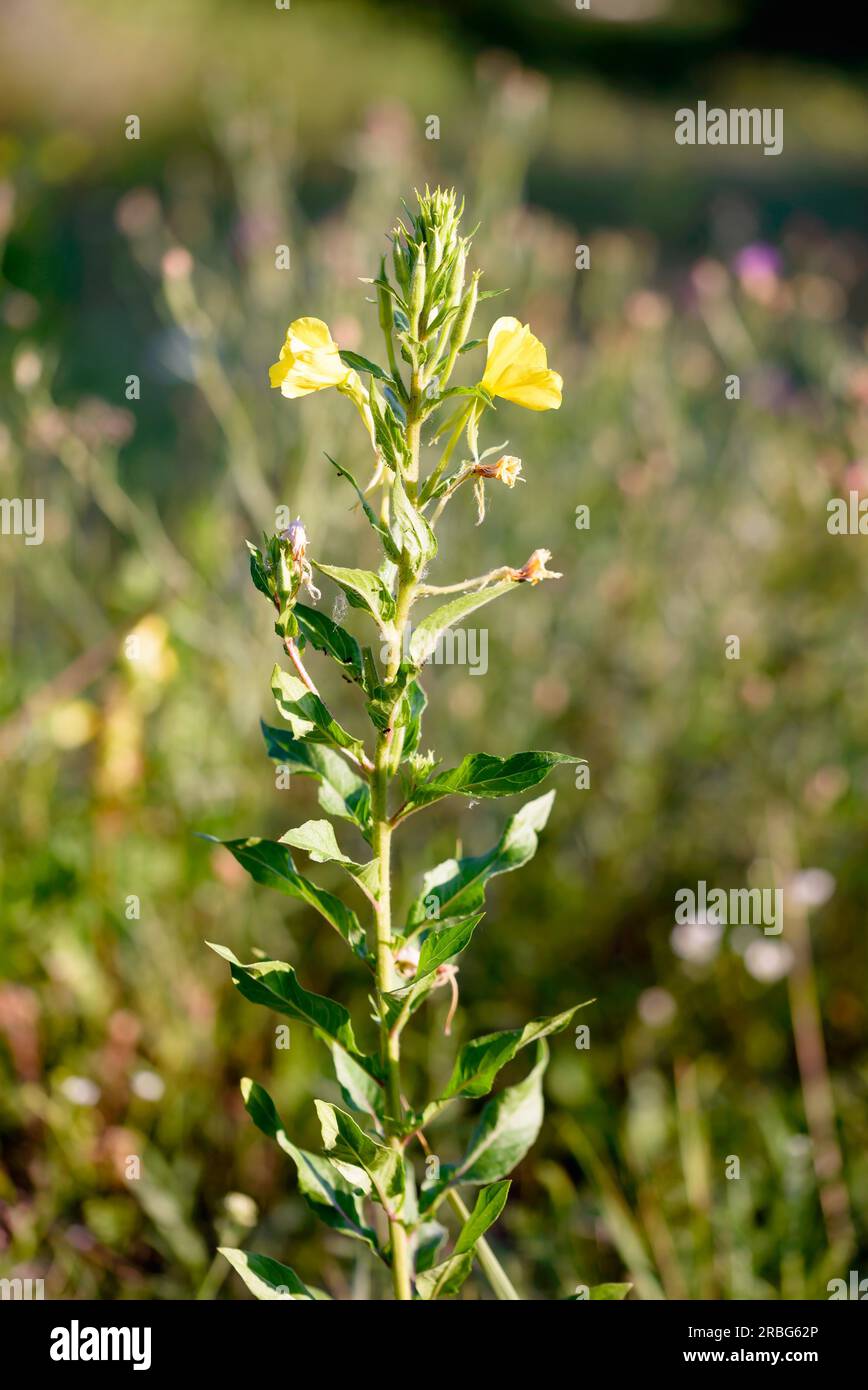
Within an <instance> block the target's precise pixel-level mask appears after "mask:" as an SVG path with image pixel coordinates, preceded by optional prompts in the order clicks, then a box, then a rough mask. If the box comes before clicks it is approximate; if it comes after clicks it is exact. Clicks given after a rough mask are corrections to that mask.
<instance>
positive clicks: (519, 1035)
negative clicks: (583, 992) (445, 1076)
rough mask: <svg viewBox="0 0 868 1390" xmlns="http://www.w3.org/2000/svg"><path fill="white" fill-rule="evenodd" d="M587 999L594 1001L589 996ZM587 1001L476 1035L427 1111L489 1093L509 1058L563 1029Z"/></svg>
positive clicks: (460, 1050)
mask: <svg viewBox="0 0 868 1390" xmlns="http://www.w3.org/2000/svg"><path fill="white" fill-rule="evenodd" d="M585 1002H586V1003H588V1002H590V1001H588V1000H586V1001H585ZM584 1007H585V1006H584V1004H576V1005H575V1006H574V1007H573V1008H572V1009H567V1010H565V1012H564V1013H562V1014H553V1015H552V1017H550V1018H535V1019H532V1020H531V1022H530V1023H526V1024H525V1026H524V1027H523V1028H509V1029H506V1030H505V1031H503V1032H500V1033H488V1034H486V1036H485V1037H482V1038H474V1039H473V1041H472V1042H468V1043H465V1044H464V1046H463V1047H462V1048H460V1049H459V1052H458V1056H457V1057H456V1058H455V1065H454V1067H453V1068H452V1075H451V1077H450V1078H449V1082H448V1084H447V1087H446V1090H445V1091H444V1092H443V1094H442V1096H440V1097H439V1099H438V1100H435V1101H433V1102H432V1103H431V1105H429V1106H428V1107H427V1109H426V1111H425V1114H426V1117H427V1119H429V1120H430V1119H431V1118H432V1117H433V1116H434V1115H435V1114H436V1113H437V1111H438V1110H440V1109H441V1108H442V1106H443V1105H445V1104H446V1102H447V1101H450V1100H454V1099H455V1098H456V1097H458V1096H464V1097H478V1096H486V1095H488V1092H489V1091H490V1090H491V1088H492V1086H493V1085H494V1079H495V1077H496V1076H497V1073H498V1072H499V1071H500V1069H501V1068H502V1067H505V1066H506V1064H507V1062H511V1061H512V1059H513V1057H514V1056H515V1055H516V1053H517V1052H521V1050H522V1048H524V1047H527V1046H528V1045H529V1044H530V1043H534V1042H538V1041H539V1040H540V1039H541V1038H547V1037H549V1035H550V1034H552V1033H561V1032H563V1030H564V1028H566V1026H567V1024H568V1023H569V1022H570V1020H571V1019H572V1017H573V1014H574V1013H576V1012H577V1010H578V1009H580V1008H584Z"/></svg>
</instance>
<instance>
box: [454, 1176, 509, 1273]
mask: <svg viewBox="0 0 868 1390" xmlns="http://www.w3.org/2000/svg"><path fill="white" fill-rule="evenodd" d="M511 1185H512V1184H511V1182H510V1180H509V1179H508V1178H506V1179H504V1180H503V1181H502V1182H495V1183H492V1184H491V1186H490V1187H484V1188H483V1189H482V1191H481V1192H480V1194H479V1196H478V1197H477V1199H476V1206H475V1207H474V1208H473V1211H472V1212H471V1213H470V1215H469V1216H468V1218H467V1220H466V1221H465V1223H464V1225H463V1226H462V1227H461V1230H460V1232H459V1235H458V1239H457V1240H456V1242H455V1248H454V1250H453V1251H452V1253H453V1255H464V1254H467V1253H469V1252H470V1251H472V1250H473V1249H474V1247H475V1245H476V1242H477V1241H478V1240H481V1238H482V1237H483V1236H484V1235H485V1232H486V1231H487V1230H488V1228H489V1227H490V1226H493V1225H494V1223H495V1221H496V1220H497V1218H498V1217H499V1216H500V1213H501V1212H502V1211H503V1208H504V1207H505V1206H506V1199H507V1197H508V1196H509V1189H510V1187H511Z"/></svg>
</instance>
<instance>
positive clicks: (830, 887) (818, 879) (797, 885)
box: [789, 869, 835, 907]
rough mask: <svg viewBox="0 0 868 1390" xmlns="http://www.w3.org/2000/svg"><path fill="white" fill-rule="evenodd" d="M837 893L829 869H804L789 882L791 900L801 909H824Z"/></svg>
mask: <svg viewBox="0 0 868 1390" xmlns="http://www.w3.org/2000/svg"><path fill="white" fill-rule="evenodd" d="M834 891H835V880H834V878H833V876H832V874H830V873H829V871H828V869H802V871H801V873H798V874H793V877H792V878H791V879H790V882H789V894H790V898H791V899H792V901H793V902H794V903H796V904H797V905H798V906H799V907H822V906H823V903H827V902H828V901H829V899H830V898H831V896H832V894H833V893H834Z"/></svg>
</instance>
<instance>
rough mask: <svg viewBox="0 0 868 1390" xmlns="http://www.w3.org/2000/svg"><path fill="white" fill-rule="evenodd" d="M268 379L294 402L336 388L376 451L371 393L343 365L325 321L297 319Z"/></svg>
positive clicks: (287, 332)
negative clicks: (357, 416)
mask: <svg viewBox="0 0 868 1390" xmlns="http://www.w3.org/2000/svg"><path fill="white" fill-rule="evenodd" d="M268 377H269V380H270V382H271V385H272V386H273V387H279V388H280V392H281V394H282V395H284V396H287V397H288V398H289V399H290V400H297V399H298V397H299V396H309V395H311V394H312V392H314V391H323V390H325V388H326V387H327V386H336V387H337V389H338V390H339V391H341V392H342V393H343V394H344V395H345V396H349V398H350V400H351V401H353V403H354V405H355V406H356V408H357V409H358V411H359V414H360V415H361V417H362V420H363V421H364V425H365V429H366V430H367V431H368V434H369V435H370V438H371V443H372V444H373V445H374V448H375V449H376V438H375V435H374V420H373V416H372V415H371V407H370V404H369V401H368V393H367V391H366V390H365V388H364V386H363V385H362V383H361V380H360V379H359V375H358V373H357V372H355V371H353V369H352V367H348V366H347V365H346V363H345V362H342V361H341V355H340V349H339V348H338V345H337V343H336V342H335V341H334V339H333V338H332V335H331V331H330V329H329V326H328V324H327V323H323V321H322V319H312V318H304V319H295V320H294V321H293V322H292V323H291V324H290V325H289V328H288V329H287V330H286V339H285V341H284V344H283V347H282V348H281V349H280V357H279V359H278V360H277V362H275V363H274V365H273V366H272V367H270V368H269V370H268Z"/></svg>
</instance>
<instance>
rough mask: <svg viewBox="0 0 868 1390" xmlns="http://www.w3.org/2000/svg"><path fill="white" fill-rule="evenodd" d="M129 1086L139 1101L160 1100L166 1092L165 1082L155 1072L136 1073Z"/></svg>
mask: <svg viewBox="0 0 868 1390" xmlns="http://www.w3.org/2000/svg"><path fill="white" fill-rule="evenodd" d="M130 1084H131V1086H132V1088H133V1094H134V1095H137V1096H138V1098H139V1100H152V1101H157V1100H162V1098H163V1096H164V1094H165V1091H166V1083H165V1081H164V1080H163V1078H162V1077H161V1076H158V1075H157V1073H156V1072H155V1071H137V1072H136V1073H135V1075H134V1076H133V1079H132V1081H131V1083H130Z"/></svg>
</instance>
